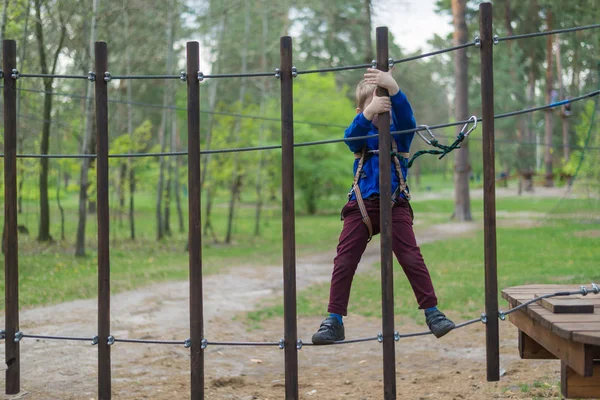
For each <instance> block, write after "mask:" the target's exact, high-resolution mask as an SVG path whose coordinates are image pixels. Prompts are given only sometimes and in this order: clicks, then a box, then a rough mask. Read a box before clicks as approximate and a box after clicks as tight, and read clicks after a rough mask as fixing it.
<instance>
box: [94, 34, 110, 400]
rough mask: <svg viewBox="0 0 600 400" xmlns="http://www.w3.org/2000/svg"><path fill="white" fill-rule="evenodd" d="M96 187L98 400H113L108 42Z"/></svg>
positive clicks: (100, 48)
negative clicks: (106, 74)
mask: <svg viewBox="0 0 600 400" xmlns="http://www.w3.org/2000/svg"><path fill="white" fill-rule="evenodd" d="M94 52H95V59H96V82H95V91H96V187H97V188H98V190H97V191H96V192H97V194H96V195H97V204H98V209H97V216H98V339H99V342H98V397H99V398H100V400H104V399H110V397H111V382H110V374H111V371H110V346H109V345H108V336H109V335H110V249H109V246H110V237H109V234H110V226H109V223H110V216H109V203H108V201H109V200H108V190H109V183H108V82H106V80H105V79H104V73H105V72H106V71H108V65H107V60H108V50H107V46H106V42H96V45H95V48H94Z"/></svg>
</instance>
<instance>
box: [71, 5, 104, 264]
mask: <svg viewBox="0 0 600 400" xmlns="http://www.w3.org/2000/svg"><path fill="white" fill-rule="evenodd" d="M98 2H99V0H94V3H93V6H92V24H91V28H90V47H89V57H88V62H89V64H90V66H91V62H92V54H94V42H95V41H96V22H97V20H96V17H97V13H98ZM86 86H87V87H86V97H85V131H84V132H83V142H82V145H81V151H82V153H84V154H91V153H92V152H93V148H92V147H91V143H94V144H95V142H96V140H95V139H92V136H95V135H93V134H92V123H93V121H92V120H93V114H92V100H91V96H92V87H93V83H91V82H88V83H87V85H86ZM93 162H94V161H93V160H91V159H90V160H88V159H83V160H81V171H80V177H79V220H78V223H77V238H76V243H75V255H76V256H80V257H82V256H85V226H86V223H87V200H88V196H87V194H88V193H87V191H88V188H89V186H90V184H89V176H88V175H89V169H90V165H91V164H92V163H93Z"/></svg>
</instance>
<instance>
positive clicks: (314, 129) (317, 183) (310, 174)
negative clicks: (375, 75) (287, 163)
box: [294, 74, 354, 214]
mask: <svg viewBox="0 0 600 400" xmlns="http://www.w3.org/2000/svg"><path fill="white" fill-rule="evenodd" d="M294 86H295V87H294V118H295V119H297V120H299V121H314V122H317V123H319V122H321V123H325V124H337V125H341V126H344V125H349V124H350V122H351V120H352V118H354V106H353V104H352V103H351V102H350V101H349V100H348V98H347V97H346V95H345V92H346V90H347V89H346V88H343V89H342V90H341V91H340V90H338V89H337V87H336V84H335V80H334V79H333V76H331V74H329V75H316V74H312V75H304V76H301V77H300V78H299V79H297V80H296V81H295V85H294ZM343 135H344V132H343V128H338V127H325V126H323V127H321V126H309V125H305V124H296V125H295V127H294V140H295V142H308V141H317V140H324V139H332V138H342V137H343ZM353 162H354V156H353V154H352V152H350V150H349V149H348V147H347V146H346V145H345V144H344V143H336V144H328V145H322V146H309V147H301V148H296V151H295V154H294V167H295V175H294V184H295V187H296V189H297V190H296V192H297V194H298V195H299V196H300V199H301V202H302V203H301V204H302V208H303V209H304V211H305V212H307V213H309V214H315V213H316V212H317V211H318V210H319V201H320V200H322V199H324V198H327V197H329V196H334V197H336V198H338V199H339V198H341V199H343V196H344V195H345V194H346V193H347V191H348V189H349V187H350V185H351V183H352V165H353ZM340 204H343V201H341V202H340ZM340 207H341V206H340Z"/></svg>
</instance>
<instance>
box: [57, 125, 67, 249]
mask: <svg viewBox="0 0 600 400" xmlns="http://www.w3.org/2000/svg"><path fill="white" fill-rule="evenodd" d="M56 120H57V121H59V119H58V116H57V117H56ZM57 136H58V140H57V144H58V146H57V148H58V154H60V153H61V151H60V149H61V145H60V144H61V142H62V138H61V137H60V134H58V135H57ZM57 165H58V167H57V169H58V171H57V173H56V205H57V206H58V210H59V212H60V240H65V209H64V208H63V206H62V204H61V203H60V186H61V173H60V160H59V161H58V162H57Z"/></svg>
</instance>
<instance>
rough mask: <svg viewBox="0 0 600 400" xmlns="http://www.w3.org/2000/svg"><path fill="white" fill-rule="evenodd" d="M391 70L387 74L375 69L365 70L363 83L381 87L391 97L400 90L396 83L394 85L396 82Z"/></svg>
mask: <svg viewBox="0 0 600 400" xmlns="http://www.w3.org/2000/svg"><path fill="white" fill-rule="evenodd" d="M393 70H394V68H393V67H392V69H390V70H389V71H388V72H383V71H380V70H378V69H375V68H367V73H366V74H365V82H367V83H371V84H374V85H377V86H381V87H382V88H385V89H387V90H388V92H389V93H390V96H393V95H395V94H396V93H398V91H399V90H400V88H399V87H398V83H396V80H395V79H394V77H393V76H392V71H393Z"/></svg>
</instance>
